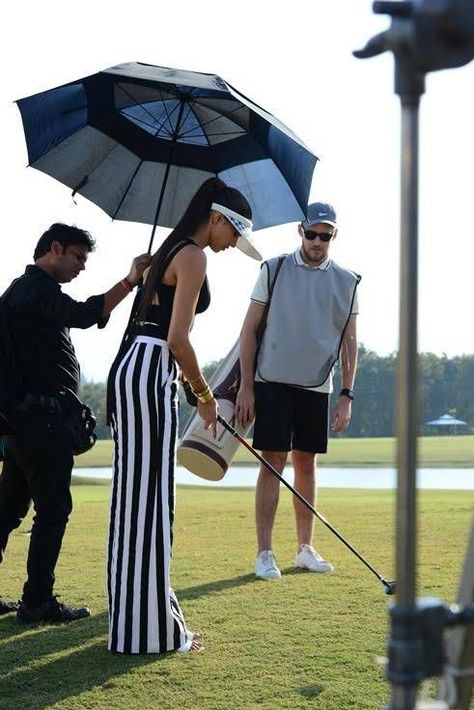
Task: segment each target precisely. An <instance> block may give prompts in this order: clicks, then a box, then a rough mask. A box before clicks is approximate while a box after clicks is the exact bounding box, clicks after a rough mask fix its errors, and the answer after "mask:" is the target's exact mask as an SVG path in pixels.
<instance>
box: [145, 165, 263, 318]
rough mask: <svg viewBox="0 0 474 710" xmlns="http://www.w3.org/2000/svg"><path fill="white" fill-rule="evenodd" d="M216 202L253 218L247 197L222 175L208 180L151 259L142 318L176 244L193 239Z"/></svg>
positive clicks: (248, 217)
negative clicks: (230, 185) (224, 180)
mask: <svg viewBox="0 0 474 710" xmlns="http://www.w3.org/2000/svg"><path fill="white" fill-rule="evenodd" d="M213 202H216V203H218V204H221V205H224V206H225V207H229V208H230V209H233V210H234V211H235V212H238V213H239V214H241V215H242V216H243V217H247V219H251V217H252V210H251V209H250V205H249V203H248V202H247V200H246V199H245V197H244V196H243V195H242V193H240V192H239V191H238V190H236V189H235V188H233V187H229V186H228V185H226V184H225V182H223V181H222V180H220V179H219V178H216V177H213V178H209V179H208V180H206V181H205V182H204V183H203V184H202V185H201V187H200V188H199V189H198V190H197V192H196V193H195V195H194V197H193V198H192V199H191V202H190V203H189V205H188V207H187V209H186V211H185V213H184V214H183V216H182V217H181V219H180V220H179V222H178V224H177V225H176V227H175V228H174V229H173V231H172V232H171V233H170V234H169V235H168V236H167V237H166V239H165V241H164V242H163V244H162V245H161V246H160V248H159V249H158V251H157V252H156V254H154V255H153V258H152V260H151V265H150V270H149V272H148V276H147V279H146V283H145V286H144V288H143V295H142V298H141V302H140V305H139V308H138V314H137V318H138V320H144V318H145V314H146V310H147V308H148V306H149V305H150V303H151V302H152V300H153V295H154V293H155V291H156V288H157V286H158V284H160V283H161V279H162V278H163V274H164V273H165V271H166V269H167V267H168V265H169V259H168V257H169V255H170V253H172V252H173V251H174V247H175V246H176V245H177V244H178V243H179V242H182V241H183V240H184V239H190V238H191V237H192V236H194V234H196V232H197V231H198V230H199V228H200V227H201V226H202V225H203V224H204V223H205V222H206V220H207V219H208V218H209V213H210V211H211V205H212V203H213Z"/></svg>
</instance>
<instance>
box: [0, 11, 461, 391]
mask: <svg viewBox="0 0 474 710" xmlns="http://www.w3.org/2000/svg"><path fill="white" fill-rule="evenodd" d="M68 7H69V9H68V10H66V5H65V4H64V2H57V1H56V0H44V2H42V3H35V4H31V5H28V8H26V6H25V5H24V4H23V3H14V4H9V5H8V6H7V9H4V10H3V16H4V21H3V33H2V34H3V38H2V45H1V61H2V66H3V77H2V82H1V84H0V112H1V126H2V132H1V141H2V145H1V155H2V161H3V170H2V196H3V200H2V243H3V255H2V258H1V260H0V291H1V292H3V290H4V289H5V288H6V287H7V286H8V284H9V283H10V281H11V280H12V279H13V278H14V277H15V276H18V275H19V274H20V273H22V272H23V270H24V267H25V265H26V264H27V263H31V262H32V253H33V249H34V246H35V244H36V242H37V240H38V239H39V237H40V236H41V234H42V232H43V231H44V230H45V229H47V228H48V226H49V225H50V224H51V223H52V222H56V221H63V222H66V223H68V224H76V225H77V226H80V227H83V228H85V229H88V230H89V231H90V232H91V233H92V234H93V236H94V237H95V238H96V240H97V249H96V251H95V252H94V253H93V254H92V255H91V256H90V258H89V261H88V264H87V269H86V271H85V272H84V273H82V274H81V275H80V277H79V278H78V279H76V280H75V281H73V282H72V283H71V284H68V285H65V286H64V287H63V289H64V291H65V292H66V293H68V294H70V295H71V296H73V297H74V298H77V299H80V300H83V299H85V298H87V297H88V296H90V295H92V294H96V293H103V292H104V291H106V290H107V289H108V288H110V287H111V286H112V285H113V284H114V283H116V282H117V281H118V280H119V279H121V278H122V277H123V276H125V275H126V274H127V272H128V270H129V266H130V263H131V260H132V258H133V257H134V256H135V255H137V254H140V253H142V252H145V251H146V249H147V246H148V241H149V236H150V231H151V228H150V227H147V226H145V225H139V224H134V223H130V222H112V221H111V219H110V217H108V216H107V215H106V214H105V213H103V212H102V211H101V210H100V209H99V208H98V207H97V206H95V205H93V204H92V203H90V202H88V201H87V200H85V199H84V198H82V197H81V196H77V197H76V202H74V201H73V200H72V198H71V194H70V190H69V189H68V188H67V187H65V186H64V185H61V184H60V183H58V182H56V181H55V180H53V179H52V178H50V177H49V176H47V175H45V174H43V173H41V172H39V171H37V170H34V169H33V168H29V167H27V162H28V161H27V152H26V146H25V141H24V136H23V129H22V124H21V118H20V114H19V111H18V109H17V106H16V104H15V100H16V99H19V98H23V97H25V96H30V95H32V94H35V93H38V92H40V91H44V90H47V89H49V88H53V87H55V86H59V85H61V84H64V83H66V82H69V81H73V80H76V79H78V78H80V77H83V76H87V75H89V74H93V73H95V72H96V71H100V70H101V69H105V68H107V67H111V66H114V65H116V64H122V63H125V62H130V61H140V62H145V63H149V64H156V65H160V66H165V67H175V68H180V69H191V70H194V71H202V72H209V73H214V74H218V75H219V76H221V77H222V78H223V79H225V80H226V81H228V82H229V83H230V84H231V85H232V86H235V87H236V88H237V89H238V90H239V91H241V92H242V93H243V94H245V95H246V96H248V97H249V98H251V99H252V100H253V101H255V102H256V103H258V104H259V105H261V106H263V107H264V108H265V109H266V110H267V111H269V112H271V113H273V114H274V115H275V116H277V117H278V118H279V119H280V120H281V121H283V122H284V123H286V125H287V126H289V127H290V128H291V129H292V130H293V131H294V132H295V133H296V134H297V135H298V136H299V137H300V138H301V139H302V140H303V141H304V143H305V144H306V145H307V146H308V147H309V148H310V149H311V150H312V151H313V152H314V153H315V154H316V155H317V156H318V157H319V159H320V160H319V162H318V164H317V167H316V170H315V173H314V179H313V185H312V190H311V196H310V201H314V200H323V201H329V202H332V203H333V204H334V206H335V207H336V210H337V213H338V222H339V234H338V237H337V239H336V240H335V242H334V243H333V245H332V252H331V253H332V256H333V258H334V259H335V260H336V261H337V262H338V263H340V264H342V265H343V266H346V267H348V268H350V269H353V270H354V271H356V272H358V273H360V274H362V281H361V285H360V293H359V302H360V315H359V318H358V330H359V339H360V342H362V343H363V344H364V345H365V347H366V348H368V349H370V350H373V351H374V352H377V353H379V354H381V355H384V354H388V353H391V352H394V351H395V350H396V349H397V348H398V309H399V266H400V265H399V239H400V237H399V212H400V201H399V192H400V105H399V99H398V97H396V96H395V94H394V93H393V73H394V72H393V58H392V57H391V55H388V54H386V55H382V56H379V57H377V58H374V59H370V60H358V59H355V58H354V57H353V56H352V51H353V50H354V49H358V48H360V47H362V46H363V45H364V44H365V42H366V41H367V40H368V39H369V38H370V37H372V36H373V35H374V34H376V33H377V32H380V31H382V30H383V29H385V28H386V27H387V26H388V24H389V20H388V18H386V17H384V16H377V15H374V14H373V12H372V3H371V2H369V1H367V0H324V1H323V0H312V1H311V2H309V1H308V0H293V1H292V2H291V3H284V2H282V3H270V2H268V1H267V2H265V1H263V0H261V1H260V2H255V0H252V2H250V0H241V2H240V3H238V4H232V5H229V4H226V3H223V2H222V0H221V1H220V2H215V1H213V0H201V1H200V2H199V3H197V2H191V1H190V0H181V2H180V3H166V4H164V3H159V2H158V3H157V2H147V1H145V0H135V2H134V3H133V4H128V3H127V4H125V3H123V4H122V3H119V2H118V3H117V2H116V3H113V4H112V3H108V2H102V3H101V2H91V0H83V1H82V2H81V3H80V4H79V5H77V6H68ZM473 87H474V62H471V64H469V65H468V66H466V67H463V68H460V69H456V70H449V71H443V72H436V73H433V74H430V75H429V76H428V78H427V84H426V94H425V95H424V96H423V98H422V101H421V111H420V174H419V180H420V200H419V259H420V268H419V332H418V343H419V350H420V351H422V352H433V353H436V354H438V355H442V354H443V353H446V354H447V355H448V356H449V357H452V356H455V355H461V354H472V353H473V352H474V329H473V327H472V305H473V282H474V267H473V264H474V239H473V237H474V228H473V227H474V217H473V213H472V203H473V197H472V186H473V178H472V173H473V167H472V166H473V159H474V133H473V128H474V101H473V100H472V89H473ZM167 233H168V231H167V230H164V229H159V230H158V231H157V236H156V239H155V245H156V246H158V245H159V243H160V241H161V240H162V239H163V238H164V237H165V236H166V234H167ZM298 243H299V238H298V236H297V225H296V224H295V223H293V224H287V225H284V226H280V227H275V228H271V229H266V230H261V231H258V232H256V233H255V244H256V246H257V248H258V249H259V250H260V251H261V252H262V254H263V256H264V258H268V257H270V256H274V255H276V254H278V253H283V252H289V251H292V250H293V249H295V248H296V247H297V246H298ZM207 253H208V276H209V281H210V285H211V290H212V303H211V307H210V309H209V310H208V311H207V312H206V313H205V314H202V315H200V316H198V317H197V319H196V323H195V327H194V329H193V332H192V336H191V340H192V343H193V345H194V347H195V349H196V352H197V355H198V359H199V361H200V362H201V364H202V365H204V364H206V363H208V362H211V361H214V360H218V359H220V358H221V357H224V356H225V355H226V353H227V352H228V351H229V350H230V349H231V347H232V345H233V343H234V342H235V340H236V339H237V337H238V334H239V331H240V327H241V324H242V321H243V318H244V315H245V312H246V310H247V307H248V303H249V296H250V293H251V290H252V287H253V284H254V282H255V280H256V278H257V275H258V270H259V265H258V263H257V262H256V261H253V260H251V259H249V258H248V257H246V256H244V255H243V254H241V253H240V252H238V251H237V250H229V251H227V252H225V253H224V254H219V255H215V254H212V253H211V252H209V250H207ZM131 303H132V297H131V296H129V297H128V298H127V299H126V300H125V301H124V302H123V303H122V304H121V305H120V306H119V307H118V308H117V309H116V310H115V311H114V313H113V314H112V317H111V321H110V323H109V325H108V326H107V328H106V329H105V330H102V331H98V330H97V329H96V328H90V329H89V330H87V331H78V330H74V331H72V338H73V342H74V344H75V347H76V351H77V354H78V357H79V360H80V362H81V366H82V373H83V376H84V377H85V378H86V379H89V380H95V381H102V380H104V379H105V378H106V376H107V372H108V369H109V366H110V363H111V361H112V360H113V358H114V356H115V352H116V350H117V348H118V344H119V342H120V339H121V335H122V332H123V329H124V327H125V324H126V321H127V318H128V315H129V311H130V307H131Z"/></svg>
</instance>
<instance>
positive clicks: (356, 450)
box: [76, 435, 474, 468]
mask: <svg viewBox="0 0 474 710" xmlns="http://www.w3.org/2000/svg"><path fill="white" fill-rule="evenodd" d="M395 452H396V440H395V439H394V438H372V439H346V438H332V439H331V440H330V442H329V453H327V454H324V455H321V456H319V463H320V465H322V466H381V467H390V466H394V465H395V455H396V454H395ZM111 461H112V442H111V441H98V442H97V443H96V445H95V446H94V448H93V449H91V451H88V452H87V453H86V454H83V455H82V456H79V457H78V458H77V459H76V467H79V468H80V467H95V466H110V465H111ZM254 461H255V459H254V457H253V456H252V454H251V453H250V452H249V451H247V449H245V448H244V447H243V446H240V447H239V449H238V450H237V453H236V455H235V457H234V463H238V464H250V463H254ZM419 465H420V466H421V467H425V468H434V467H441V468H442V467H448V468H450V467H456V466H459V467H466V468H472V467H474V436H470V435H469V436H425V437H420V439H419Z"/></svg>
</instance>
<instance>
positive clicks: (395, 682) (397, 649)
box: [354, 0, 474, 710]
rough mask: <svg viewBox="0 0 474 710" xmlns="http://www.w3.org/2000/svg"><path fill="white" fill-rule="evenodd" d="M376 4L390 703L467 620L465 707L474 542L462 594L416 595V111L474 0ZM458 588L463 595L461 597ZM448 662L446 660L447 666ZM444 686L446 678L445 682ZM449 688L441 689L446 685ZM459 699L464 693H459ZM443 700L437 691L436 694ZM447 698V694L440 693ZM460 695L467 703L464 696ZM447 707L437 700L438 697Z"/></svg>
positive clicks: (408, 699) (449, 57)
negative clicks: (390, 509) (393, 134)
mask: <svg viewBox="0 0 474 710" xmlns="http://www.w3.org/2000/svg"><path fill="white" fill-rule="evenodd" d="M373 9H374V12H375V13H378V14H387V15H389V16H390V17H391V18H392V19H391V25H390V27H389V29H388V30H386V31H385V32H382V33H380V34H378V35H376V36H375V37H373V38H372V39H371V40H369V42H368V43H367V45H366V47H365V48H364V49H362V50H360V51H357V52H354V54H355V56H356V57H360V58H367V57H373V56H375V55H378V54H381V53H382V52H385V51H391V52H393V54H394V58H395V92H396V93H397V94H398V95H399V96H400V101H401V112H402V136H401V151H402V165H401V225H400V226H401V234H400V245H401V249H400V259H401V267H400V333H399V360H398V384H397V438H398V449H397V469H398V485H397V540H396V546H397V547H396V551H397V580H398V585H397V596H396V604H395V605H394V606H393V607H392V608H391V610H390V616H391V636H390V639H389V650H388V656H389V659H388V672H387V677H388V679H389V681H390V683H391V687H392V696H391V704H390V706H389V710H412V709H413V708H416V706H417V705H416V702H417V688H418V684H419V682H420V681H422V680H423V679H424V678H428V677H431V676H441V675H442V674H443V668H444V665H445V658H444V652H443V632H444V629H445V627H447V626H454V625H463V626H462V628H460V629H457V630H456V631H454V633H453V634H452V635H451V638H450V640H449V643H448V649H447V653H448V658H449V665H450V666H451V667H452V669H453V670H452V672H451V678H452V679H453V681H454V683H455V686H456V688H457V696H458V698H457V700H455V701H454V702H456V705H454V707H456V708H461V709H467V708H468V707H469V702H470V696H471V693H472V679H469V680H468V675H464V674H463V672H461V671H460V669H461V668H465V669H466V668H468V667H469V668H471V669H472V666H473V665H474V658H473V656H474V650H473V649H474V626H472V625H470V626H465V625H467V624H472V623H473V622H474V604H473V603H472V602H473V601H474V599H473V589H474V566H473V565H474V562H473V559H474V541H473V540H472V538H473V535H471V543H470V550H469V551H468V556H467V559H466V565H465V567H464V574H463V582H462V588H461V591H460V602H461V603H462V604H464V605H465V606H461V607H460V608H457V607H448V606H445V605H444V604H442V603H441V602H440V601H439V600H436V599H430V598H427V599H420V600H417V599H416V597H415V591H416V590H415V573H416V465H417V450H416V445H417V435H418V406H417V405H418V387H417V385H418V381H417V380H418V378H417V299H418V293H417V290H418V289H417V282H418V114H419V104H420V97H421V95H422V94H423V93H424V90H425V77H426V74H427V73H429V72H431V71H436V70H439V69H448V68H453V67H459V66H462V65H464V64H467V63H468V62H470V61H471V60H472V59H473V58H474V3H473V0H413V2H409V1H401V2H374V4H373ZM461 597H462V598H461ZM448 668H449V666H448ZM444 687H445V688H446V683H445V685H444ZM443 692H444V691H443ZM461 698H462V699H461ZM440 702H441V699H440ZM443 703H444V706H445V707H450V706H449V705H447V704H446V699H445V701H443ZM460 703H462V704H460ZM438 707H441V705H438Z"/></svg>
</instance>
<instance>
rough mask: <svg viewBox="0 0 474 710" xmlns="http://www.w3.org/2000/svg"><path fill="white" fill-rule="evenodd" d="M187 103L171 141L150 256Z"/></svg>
mask: <svg viewBox="0 0 474 710" xmlns="http://www.w3.org/2000/svg"><path fill="white" fill-rule="evenodd" d="M185 105H186V104H185V102H184V101H181V104H180V107H179V113H178V119H177V121H176V128H175V130H174V132H173V137H172V139H171V145H170V157H169V159H168V164H167V166H166V170H165V175H164V178H163V182H162V183H161V190H160V196H159V198H158V204H157V205H156V210H155V219H154V220H153V229H152V230H151V237H150V243H149V245H148V254H151V249H152V246H153V240H154V238H155V232H156V227H157V225H158V218H159V216H160V211H161V205H162V204H163V198H164V196H165V190H166V184H167V182H168V176H169V174H170V169H171V163H172V161H173V155H174V151H175V148H176V143H177V142H178V138H179V135H180V134H179V130H180V126H181V119H182V117H183V111H184V107H185Z"/></svg>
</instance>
